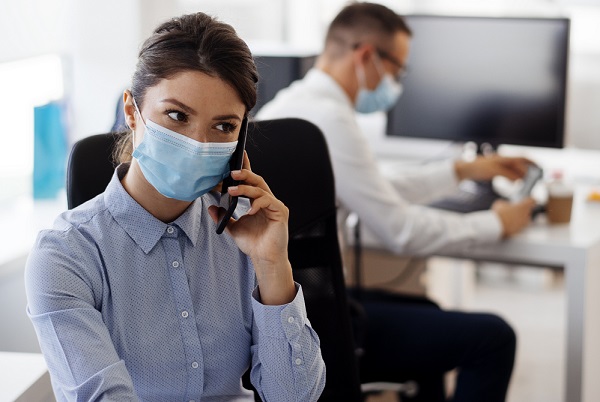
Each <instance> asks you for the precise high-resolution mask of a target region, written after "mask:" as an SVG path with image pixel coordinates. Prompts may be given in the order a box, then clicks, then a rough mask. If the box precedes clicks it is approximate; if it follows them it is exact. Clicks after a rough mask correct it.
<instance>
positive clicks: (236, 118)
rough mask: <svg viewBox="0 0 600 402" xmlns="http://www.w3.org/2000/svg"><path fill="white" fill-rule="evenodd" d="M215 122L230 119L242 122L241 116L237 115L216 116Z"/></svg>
mask: <svg viewBox="0 0 600 402" xmlns="http://www.w3.org/2000/svg"><path fill="white" fill-rule="evenodd" d="M212 119H213V120H229V119H235V120H240V121H241V120H242V119H241V118H240V116H238V115H237V114H222V115H219V116H215V117H213V118H212Z"/></svg>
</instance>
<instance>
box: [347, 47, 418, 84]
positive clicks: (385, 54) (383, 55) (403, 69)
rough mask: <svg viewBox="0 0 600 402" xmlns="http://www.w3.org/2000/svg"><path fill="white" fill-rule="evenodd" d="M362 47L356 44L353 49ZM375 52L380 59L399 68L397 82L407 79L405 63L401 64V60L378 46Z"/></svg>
mask: <svg viewBox="0 0 600 402" xmlns="http://www.w3.org/2000/svg"><path fill="white" fill-rule="evenodd" d="M361 45H362V43H355V44H354V45H352V49H358V48H359V47H360V46H361ZM375 51H376V52H377V55H379V57H381V58H382V59H385V60H388V61H389V62H391V63H392V64H393V65H394V66H396V68H398V72H397V73H396V74H395V76H394V78H395V79H396V81H401V80H402V79H403V78H405V77H406V76H407V75H408V67H407V66H406V65H404V64H403V63H401V62H400V60H398V59H397V58H395V57H394V56H392V55H391V54H389V53H388V52H386V51H385V50H381V49H379V48H378V47H376V46H375Z"/></svg>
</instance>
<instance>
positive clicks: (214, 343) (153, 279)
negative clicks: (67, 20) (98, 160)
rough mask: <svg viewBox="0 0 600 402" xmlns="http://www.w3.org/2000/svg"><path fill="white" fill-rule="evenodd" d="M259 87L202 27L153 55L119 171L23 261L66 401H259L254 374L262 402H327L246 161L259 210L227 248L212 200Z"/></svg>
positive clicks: (159, 37)
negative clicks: (246, 381)
mask: <svg viewBox="0 0 600 402" xmlns="http://www.w3.org/2000/svg"><path fill="white" fill-rule="evenodd" d="M256 81H257V73H256V68H255V66H254V63H253V60H252V56H251V54H250V51H249V50H248V47H247V46H246V44H245V43H244V42H243V41H242V40H241V39H240V38H239V37H237V35H236V33H235V31H234V30H233V28H231V27H230V26H229V25H226V24H223V23H221V22H218V21H216V20H214V19H212V18H211V17H209V16H207V15H205V14H202V13H197V14H192V15H185V16H182V17H180V18H175V19H173V20H171V21H168V22H166V23H164V24H162V25H161V26H159V27H158V28H157V29H156V31H155V32H154V34H153V35H152V36H151V37H150V38H149V39H147V40H146V42H145V43H144V45H143V47H142V49H141V51H140V54H139V60H138V64H137V68H136V71H135V73H134V76H133V80H132V86H131V91H125V93H124V96H123V101H124V112H125V120H126V123H127V125H128V126H129V127H130V128H131V134H132V135H131V136H130V137H126V138H125V144H126V146H123V147H121V150H122V152H121V155H120V160H121V162H122V163H121V164H120V165H119V166H118V167H117V169H116V170H115V174H114V176H113V178H112V180H111V182H110V184H109V185H108V187H107V188H106V191H105V192H104V193H103V194H101V195H99V196H98V197H96V198H94V199H93V200H91V201H89V202H87V203H85V204H83V205H81V206H80V207H78V208H76V209H74V210H72V211H69V212H65V213H63V214H62V215H61V216H60V217H59V218H58V219H57V221H56V223H55V226H54V228H53V229H51V230H47V231H43V232H42V233H40V235H39V237H38V239H37V242H36V244H35V247H34V249H33V251H32V252H31V254H30V257H29V259H28V262H27V269H26V287H27V296H28V314H29V316H30V318H31V320H32V321H33V324H34V326H35V328H36V331H37V334H38V338H39V341H40V345H41V348H42V352H43V353H44V355H45V358H46V361H47V363H48V367H49V371H50V374H51V378H52V384H53V388H54V391H55V394H56V397H57V399H58V400H59V401H63V400H98V399H102V400H104V399H108V400H118V401H127V400H138V399H141V400H148V401H151V400H156V401H175V400H181V401H183V400H186V401H190V400H202V401H216V400H228V401H229V400H236V401H237V400H240V401H241V400H253V396H252V393H251V392H249V391H247V390H245V389H243V388H242V386H241V381H240V378H241V376H242V374H243V373H244V372H245V371H246V370H247V368H248V367H251V380H252V383H253V385H254V386H255V387H256V389H257V390H258V392H259V394H260V395H261V397H262V399H263V400H266V401H271V400H272V401H287V400H293V401H298V400H302V401H309V400H316V399H317V398H318V396H319V395H320V393H321V391H322V389H323V386H324V381H325V367H324V363H323V360H322V358H321V353H320V349H319V340H318V337H317V335H316V334H315V332H314V331H313V330H312V328H311V327H310V324H309V322H308V320H307V319H306V311H305V308H304V300H303V296H302V289H301V288H300V286H299V285H297V284H295V283H294V282H293V278H292V271H291V267H290V263H289V261H288V259H287V231H288V229H287V219H288V212H287V209H286V207H285V206H284V205H283V204H282V203H281V202H280V201H279V200H277V199H276V198H275V197H274V196H273V194H271V192H270V190H269V187H268V186H267V184H266V183H265V182H264V180H263V179H262V178H261V177H260V176H258V175H256V174H254V173H252V171H251V169H250V164H249V161H248V159H247V156H245V157H244V168H243V169H242V170H240V171H233V172H231V176H232V178H233V179H235V180H239V181H240V185H238V186H233V187H230V188H229V189H228V192H229V194H230V195H232V196H242V197H245V198H247V199H249V200H250V205H249V204H248V203H247V202H246V203H243V202H242V201H243V200H244V199H243V198H241V199H240V204H242V205H241V206H240V207H238V211H237V212H238V213H237V214H236V215H235V217H236V218H237V219H231V220H230V222H229V224H228V226H227V229H226V231H227V234H223V235H217V234H216V232H215V227H216V222H217V219H218V215H219V209H218V207H217V206H216V205H218V203H219V198H220V197H219V194H218V193H215V192H211V191H210V190H211V189H213V188H214V187H215V186H216V185H218V184H219V182H220V181H221V180H222V178H223V177H225V176H227V175H228V174H229V172H228V161H229V158H230V156H231V154H232V152H233V150H234V149H235V146H236V140H237V138H238V136H239V133H240V127H241V126H242V121H243V120H244V118H246V117H247V114H248V111H249V110H250V109H252V107H253V106H254V104H255V102H256ZM128 149H129V152H130V151H131V149H133V153H132V155H133V158H131V157H130V155H128ZM126 159H130V161H126ZM244 207H245V209H247V210H245V211H244V210H243V209H244ZM248 208H249V209H248Z"/></svg>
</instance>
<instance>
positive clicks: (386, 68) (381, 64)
mask: <svg viewBox="0 0 600 402" xmlns="http://www.w3.org/2000/svg"><path fill="white" fill-rule="evenodd" d="M373 46H374V52H373V53H372V55H371V60H369V61H368V62H367V63H365V66H364V70H365V78H366V86H367V88H368V89H371V90H373V89H375V88H376V87H377V85H379V82H380V81H381V79H382V78H383V75H384V74H385V73H387V74H390V75H392V77H395V78H396V80H398V81H399V80H400V79H401V78H402V76H403V75H404V73H405V72H406V63H407V60H408V53H409V50H410V37H409V36H408V34H406V33H405V32H397V33H396V34H395V35H394V36H393V37H392V39H391V40H390V41H389V42H387V43H379V44H374V45H373ZM382 70H383V71H382Z"/></svg>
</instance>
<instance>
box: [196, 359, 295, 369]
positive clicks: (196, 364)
mask: <svg viewBox="0 0 600 402" xmlns="http://www.w3.org/2000/svg"><path fill="white" fill-rule="evenodd" d="M298 360H300V359H298ZM192 368H198V362H193V363H192Z"/></svg>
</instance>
